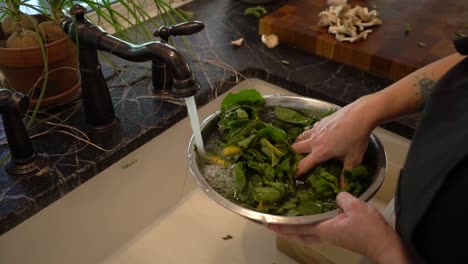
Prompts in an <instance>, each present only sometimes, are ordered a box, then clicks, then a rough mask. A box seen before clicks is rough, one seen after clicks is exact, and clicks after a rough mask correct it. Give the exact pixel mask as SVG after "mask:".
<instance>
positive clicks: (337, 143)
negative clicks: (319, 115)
mask: <svg viewBox="0 0 468 264" xmlns="http://www.w3.org/2000/svg"><path fill="white" fill-rule="evenodd" d="M364 101H365V99H361V100H358V101H356V102H354V103H352V104H350V105H348V106H346V107H344V108H342V109H340V110H338V111H337V112H335V113H333V114H332V115H330V116H327V117H325V118H323V119H322V120H320V121H319V122H317V123H315V124H314V126H313V127H312V128H311V129H309V130H306V131H304V133H302V134H301V135H299V136H298V137H297V139H296V142H295V143H294V144H293V145H292V148H293V149H294V151H296V152H297V153H300V154H304V153H309V155H307V156H306V157H305V158H304V159H302V160H301V161H300V162H299V164H298V172H297V175H298V176H299V175H302V174H304V173H305V172H307V171H308V170H310V169H311V168H313V167H315V166H316V165H318V164H319V163H322V162H325V161H327V160H329V159H331V158H337V159H339V160H341V161H343V168H344V169H351V168H353V167H355V166H357V165H359V164H360V163H361V161H362V157H363V156H364V152H365V151H366V149H367V145H368V143H369V136H370V133H371V132H372V130H373V129H374V128H375V127H376V126H377V124H376V123H375V122H374V120H373V119H372V118H371V115H368V114H367V113H366V111H369V109H365V107H362V106H363V102H364Z"/></svg>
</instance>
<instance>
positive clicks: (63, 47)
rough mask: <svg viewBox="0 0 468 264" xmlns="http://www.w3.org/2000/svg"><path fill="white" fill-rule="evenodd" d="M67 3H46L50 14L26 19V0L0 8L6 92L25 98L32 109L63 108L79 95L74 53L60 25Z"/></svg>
mask: <svg viewBox="0 0 468 264" xmlns="http://www.w3.org/2000/svg"><path fill="white" fill-rule="evenodd" d="M66 1H67V0H58V1H57V0H49V1H47V5H48V7H49V13H43V14H41V15H34V16H31V15H28V14H25V13H23V12H22V11H21V10H20V7H21V6H28V7H31V5H29V4H28V0H6V1H5V3H6V6H3V7H0V8H1V11H3V13H4V14H5V16H4V18H3V19H2V31H3V36H4V38H3V41H0V70H1V71H2V73H3V75H4V77H5V80H6V83H7V85H8V87H7V88H11V89H14V90H17V91H20V92H22V93H23V94H26V95H28V96H29V97H30V99H31V105H32V106H34V105H37V104H40V105H41V107H46V106H51V105H57V104H62V103H64V102H67V101H69V100H71V99H73V98H74V97H76V96H77V95H78V94H79V82H78V69H77V52H76V47H75V45H74V43H73V42H72V41H71V39H70V38H69V37H68V36H67V35H66V34H65V32H63V30H62V29H61V27H60V26H59V25H60V20H61V19H62V14H63V13H62V9H61V8H62V7H63V6H64V5H65V4H66Z"/></svg>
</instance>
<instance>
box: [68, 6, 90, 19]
mask: <svg viewBox="0 0 468 264" xmlns="http://www.w3.org/2000/svg"><path fill="white" fill-rule="evenodd" d="M87 11H88V10H87V9H86V7H84V6H82V5H80V4H75V5H73V6H72V7H71V8H70V14H71V15H72V16H73V17H76V21H77V22H79V23H83V22H84V21H85V17H84V16H85V14H86V12H87Z"/></svg>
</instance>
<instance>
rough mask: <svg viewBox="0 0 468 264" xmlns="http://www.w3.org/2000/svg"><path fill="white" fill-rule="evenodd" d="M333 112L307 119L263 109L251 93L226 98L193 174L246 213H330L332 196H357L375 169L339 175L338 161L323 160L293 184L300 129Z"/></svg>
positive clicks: (302, 113) (260, 100)
mask: <svg viewBox="0 0 468 264" xmlns="http://www.w3.org/2000/svg"><path fill="white" fill-rule="evenodd" d="M334 111H336V109H335V108H329V109H328V110H327V111H325V112H323V111H322V112H321V113H320V114H311V113H310V112H307V111H303V110H301V109H295V108H291V107H287V106H281V105H267V104H266V100H265V98H264V97H263V96H262V95H261V94H260V93H258V92H257V91H256V90H255V89H248V90H242V91H240V92H238V93H230V94H228V95H227V96H226V97H225V98H224V100H223V101H222V103H221V109H220V112H219V113H218V115H217V118H216V119H215V120H216V121H214V120H212V122H211V123H212V129H211V130H210V131H209V132H208V131H207V130H205V131H204V135H203V137H204V141H205V146H206V147H205V153H203V154H201V153H198V157H199V159H198V162H197V163H196V164H197V165H198V164H199V165H200V166H199V167H200V168H197V169H200V173H201V174H202V175H204V180H205V181H206V183H207V184H208V185H209V186H210V187H211V188H212V189H213V190H214V191H216V192H217V193H219V194H220V195H221V196H223V197H224V198H225V199H228V200H229V201H230V202H232V203H235V204H236V205H238V206H241V207H243V208H246V209H248V210H252V211H255V212H259V213H265V214H271V215H278V216H307V215H315V214H322V213H326V212H329V211H332V210H335V209H336V208H337V206H336V204H335V197H336V195H337V194H338V193H339V192H341V191H348V192H350V193H352V194H354V195H355V196H357V197H359V196H360V195H361V194H363V193H364V192H365V191H366V190H367V189H368V187H369V186H370V184H371V183H372V181H373V179H375V177H373V174H372V172H375V168H374V169H373V168H370V167H369V166H368V165H366V164H363V165H360V166H357V167H356V168H354V169H352V170H349V171H345V172H344V173H343V171H342V163H341V162H340V161H338V160H329V161H327V162H325V163H322V164H320V165H318V166H316V167H315V168H313V169H312V170H310V171H309V172H307V173H306V174H305V175H304V176H301V177H300V178H298V179H296V178H295V175H296V173H297V168H296V167H297V164H298V162H299V161H300V160H301V159H302V158H304V157H305V155H299V154H297V153H295V152H294V150H293V149H292V148H291V145H292V144H293V143H294V141H295V139H296V138H297V136H299V135H300V134H301V133H302V132H303V131H304V129H306V127H308V126H312V125H313V124H314V123H315V122H318V121H319V120H320V119H322V118H323V117H325V116H327V115H329V114H331V113H333V112H334ZM192 164H193V163H192ZM371 167H372V166H371Z"/></svg>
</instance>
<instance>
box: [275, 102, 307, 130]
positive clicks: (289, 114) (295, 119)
mask: <svg viewBox="0 0 468 264" xmlns="http://www.w3.org/2000/svg"><path fill="white" fill-rule="evenodd" d="M275 115H276V117H278V118H279V119H281V120H283V121H285V122H289V123H293V124H300V125H303V126H309V125H311V124H312V123H313V122H314V121H315V120H313V119H311V118H308V117H306V116H303V115H301V114H299V113H298V112H296V111H294V110H292V109H289V108H284V107H281V106H276V107H275Z"/></svg>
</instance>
